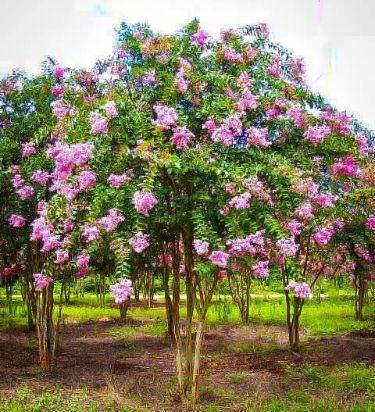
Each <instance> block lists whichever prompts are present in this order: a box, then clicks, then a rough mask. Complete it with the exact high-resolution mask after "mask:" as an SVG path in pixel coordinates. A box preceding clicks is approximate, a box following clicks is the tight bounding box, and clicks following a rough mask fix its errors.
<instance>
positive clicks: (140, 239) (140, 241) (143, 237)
mask: <svg viewBox="0 0 375 412" xmlns="http://www.w3.org/2000/svg"><path fill="white" fill-rule="evenodd" d="M149 240H150V236H149V235H147V234H145V233H142V232H138V233H136V234H135V236H133V237H131V238H130V239H129V245H130V246H131V247H132V248H133V250H134V252H136V253H142V252H143V251H144V250H145V249H147V248H148V247H149V246H150V242H149Z"/></svg>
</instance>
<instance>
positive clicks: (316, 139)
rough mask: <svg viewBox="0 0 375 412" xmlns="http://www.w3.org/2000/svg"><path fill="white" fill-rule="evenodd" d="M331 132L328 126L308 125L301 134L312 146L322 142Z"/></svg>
mask: <svg viewBox="0 0 375 412" xmlns="http://www.w3.org/2000/svg"><path fill="white" fill-rule="evenodd" d="M330 132H331V129H330V127H329V126H309V128H308V129H307V130H306V132H305V133H304V134H303V137H304V138H305V140H308V141H309V142H310V143H311V144H312V145H313V146H317V145H318V144H320V143H322V142H323V141H324V139H325V137H326V136H327V134H329V133H330Z"/></svg>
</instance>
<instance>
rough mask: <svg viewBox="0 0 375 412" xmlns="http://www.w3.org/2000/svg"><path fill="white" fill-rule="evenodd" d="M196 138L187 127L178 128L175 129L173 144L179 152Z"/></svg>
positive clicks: (172, 138)
mask: <svg viewBox="0 0 375 412" xmlns="http://www.w3.org/2000/svg"><path fill="white" fill-rule="evenodd" d="M194 137H195V136H194V134H193V133H192V132H191V131H190V130H189V129H187V128H186V127H176V128H174V129H173V135H172V137H171V143H172V144H173V145H174V146H176V149H177V150H183V149H184V147H185V146H186V145H188V144H189V143H190V141H191V139H194Z"/></svg>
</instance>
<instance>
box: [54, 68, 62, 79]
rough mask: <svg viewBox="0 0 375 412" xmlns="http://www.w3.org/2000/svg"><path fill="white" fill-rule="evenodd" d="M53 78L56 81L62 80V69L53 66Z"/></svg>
mask: <svg viewBox="0 0 375 412" xmlns="http://www.w3.org/2000/svg"><path fill="white" fill-rule="evenodd" d="M53 77H55V78H56V79H63V78H64V69H63V68H62V67H60V66H55V68H54V69H53Z"/></svg>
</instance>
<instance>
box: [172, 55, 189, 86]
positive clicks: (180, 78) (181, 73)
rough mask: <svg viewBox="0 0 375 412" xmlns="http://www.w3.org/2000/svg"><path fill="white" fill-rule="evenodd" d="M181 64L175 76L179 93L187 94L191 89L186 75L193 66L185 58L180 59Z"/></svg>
mask: <svg viewBox="0 0 375 412" xmlns="http://www.w3.org/2000/svg"><path fill="white" fill-rule="evenodd" d="M179 62H180V66H179V68H178V70H177V73H176V76H175V84H176V86H177V90H178V92H179V93H185V92H186V91H187V89H188V87H189V82H188V80H186V78H185V74H186V72H187V71H189V70H190V69H191V64H190V63H189V62H188V61H187V60H186V59H183V58H180V60H179Z"/></svg>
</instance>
